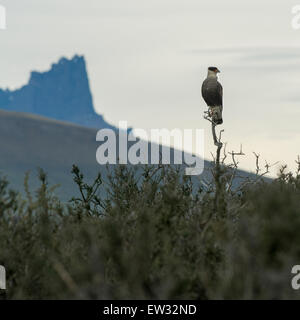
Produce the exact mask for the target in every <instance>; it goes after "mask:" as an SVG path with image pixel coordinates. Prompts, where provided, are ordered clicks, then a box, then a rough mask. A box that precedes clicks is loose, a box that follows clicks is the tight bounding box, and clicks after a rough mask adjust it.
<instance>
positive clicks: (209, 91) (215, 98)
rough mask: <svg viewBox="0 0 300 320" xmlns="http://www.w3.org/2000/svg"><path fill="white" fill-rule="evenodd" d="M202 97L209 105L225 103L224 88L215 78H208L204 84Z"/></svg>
mask: <svg viewBox="0 0 300 320" xmlns="http://www.w3.org/2000/svg"><path fill="white" fill-rule="evenodd" d="M201 91H202V97H203V99H204V101H205V102H206V104H207V105H208V106H209V107H213V106H222V105H223V88H222V85H221V84H220V83H219V82H218V81H216V80H215V79H206V80H204V82H203V84H202V90H201Z"/></svg>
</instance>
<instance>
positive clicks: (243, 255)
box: [0, 166, 300, 299]
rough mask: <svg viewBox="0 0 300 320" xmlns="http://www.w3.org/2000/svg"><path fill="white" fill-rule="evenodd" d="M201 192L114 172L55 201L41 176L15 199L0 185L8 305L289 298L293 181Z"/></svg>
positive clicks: (187, 184) (295, 203)
mask: <svg viewBox="0 0 300 320" xmlns="http://www.w3.org/2000/svg"><path fill="white" fill-rule="evenodd" d="M228 172H230V169H228V168H226V167H223V168H222V173H221V174H218V175H217V176H218V179H219V180H218V186H217V188H216V187H215V184H214V183H213V184H212V186H211V187H210V188H203V187H202V185H201V183H200V184H199V186H198V187H195V183H193V182H192V181H191V179H190V178H189V177H186V176H183V175H182V174H181V171H180V168H179V169H178V168H174V167H170V166H157V167H148V166H146V167H144V168H142V169H141V168H138V169H137V170H135V169H134V168H133V167H126V166H117V167H116V168H115V170H114V171H113V172H110V173H109V174H108V180H106V181H102V179H101V176H97V177H96V179H95V181H94V183H93V184H92V185H89V184H86V183H85V182H84V176H83V174H82V173H81V172H80V170H79V169H78V168H77V167H76V166H74V167H73V170H72V173H73V176H74V181H75V183H76V184H77V186H78V188H79V191H80V195H81V197H80V198H74V199H72V201H71V202H70V203H69V204H61V203H60V202H59V201H58V199H56V198H55V197H54V196H53V188H51V187H49V185H48V182H47V176H46V174H45V173H44V172H43V171H42V170H40V172H39V179H40V187H39V189H38V190H37V191H36V193H35V194H34V195H32V194H31V192H30V191H29V186H28V176H27V177H26V178H25V190H26V198H25V199H23V198H22V197H21V195H20V194H17V193H15V192H13V191H9V190H8V183H7V181H6V180H5V178H3V177H2V178H1V182H0V264H3V265H4V266H5V267H6V271H7V288H8V289H7V298H8V299H79V298H81V299H236V298H237V299H252V298H254V299H268V298H274V299H281V298H299V294H298V293H297V292H296V291H294V290H292V289H291V286H290V281H291V273H290V272H291V268H292V266H293V265H294V264H297V263H298V262H299V261H300V249H299V247H298V245H297V244H298V243H299V240H300V239H299V237H300V236H299V232H297V231H298V230H299V229H300V209H299V208H300V197H299V191H300V190H299V189H300V183H299V182H300V176H299V173H297V174H296V176H293V175H292V174H291V173H285V172H284V171H282V172H281V173H280V176H279V177H278V178H277V179H275V180H274V181H272V182H271V183H267V182H264V181H263V180H262V179H260V180H259V181H257V182H249V183H247V184H245V185H244V186H243V188H241V189H240V190H239V191H231V190H229V189H228Z"/></svg>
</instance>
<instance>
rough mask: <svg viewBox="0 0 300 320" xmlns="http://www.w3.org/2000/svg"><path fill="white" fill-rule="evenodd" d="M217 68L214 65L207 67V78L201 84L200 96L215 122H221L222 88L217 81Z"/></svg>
mask: <svg viewBox="0 0 300 320" xmlns="http://www.w3.org/2000/svg"><path fill="white" fill-rule="evenodd" d="M219 72H220V71H219V69H218V68H216V67H209V68H208V73H207V78H206V79H205V80H204V81H203V84H202V90H201V91H202V97H203V99H204V101H205V102H206V104H207V106H208V108H209V115H210V116H211V118H212V121H213V122H214V123H215V124H222V123H223V118H222V111H223V88H222V86H221V84H220V82H219V81H218V77H217V74H218V73H219Z"/></svg>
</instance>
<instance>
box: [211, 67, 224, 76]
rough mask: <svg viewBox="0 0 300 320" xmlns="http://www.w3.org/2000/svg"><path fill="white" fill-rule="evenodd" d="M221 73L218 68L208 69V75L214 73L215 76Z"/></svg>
mask: <svg viewBox="0 0 300 320" xmlns="http://www.w3.org/2000/svg"><path fill="white" fill-rule="evenodd" d="M220 72H221V71H220V70H219V69H218V68H217V67H209V68H208V73H214V74H217V73H220Z"/></svg>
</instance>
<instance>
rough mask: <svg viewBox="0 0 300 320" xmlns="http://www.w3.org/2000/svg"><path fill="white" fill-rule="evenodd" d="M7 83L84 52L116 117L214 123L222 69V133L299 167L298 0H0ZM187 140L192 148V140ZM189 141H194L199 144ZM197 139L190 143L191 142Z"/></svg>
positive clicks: (136, 123)
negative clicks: (213, 98)
mask: <svg viewBox="0 0 300 320" xmlns="http://www.w3.org/2000/svg"><path fill="white" fill-rule="evenodd" d="M0 4H1V5H4V6H5V7H6V10H7V29H6V30H0V48H1V51H0V57H1V59H0V70H1V72H0V87H1V88H7V87H8V88H10V89H15V88H18V87H20V86H22V85H24V84H25V83H26V82H27V81H28V79H29V75H30V71H32V70H37V71H46V70H48V69H49V68H50V65H51V64H52V63H53V62H57V61H58V59H59V58H60V57H62V56H65V57H68V58H71V57H73V56H74V55H75V54H82V55H84V56H85V58H86V61H87V68H88V73H89V79H90V85H91V90H92V94H93V98H94V105H95V108H96V111H97V112H98V113H101V114H103V115H104V118H105V119H106V120H107V121H108V122H110V123H111V124H114V125H118V123H119V121H122V120H126V121H127V122H128V124H129V126H132V127H134V128H144V129H147V130H150V129H152V128H168V129H174V128H180V129H197V128H198V129H204V130H205V148H204V149H205V157H206V158H207V159H210V158H211V155H210V153H211V152H214V151H215V147H214V146H213V143H212V137H211V131H210V124H209V123H208V122H207V121H205V120H204V119H203V112H204V111H205V110H206V105H205V103H204V101H203V100H202V98H201V93H200V88H201V84H202V81H203V80H204V79H205V77H206V73H207V67H208V66H211V65H213V66H217V67H218V68H219V69H220V70H221V74H220V75H219V80H220V82H221V83H222V85H223V88H224V114H223V119H224V124H223V125H222V126H220V128H221V129H224V130H225V131H224V133H223V141H224V142H227V150H228V151H232V150H234V151H239V149H240V144H242V145H243V151H244V153H245V154H246V155H245V156H243V157H240V159H239V160H240V166H241V167H242V168H244V169H246V170H250V171H251V170H254V169H255V157H254V155H253V152H254V151H255V152H256V153H259V154H260V155H261V161H262V162H261V164H262V166H263V165H264V161H265V160H266V161H268V162H269V163H271V164H273V163H276V162H278V163H277V164H276V165H274V167H273V169H272V172H271V174H272V175H275V174H276V172H277V171H278V168H279V166H280V165H281V164H287V165H288V166H289V168H290V169H294V168H295V159H296V158H297V155H298V154H300V150H299V146H300V143H299V142H300V126H299V119H300V105H299V102H300V29H299V30H295V29H293V28H292V25H291V21H292V18H293V15H292V12H291V10H292V7H293V6H295V5H297V4H300V0H298V2H297V0H293V1H290V0H284V1H283V0H243V1H240V0H210V1H207V0H205V1H204V0H151V1H150V0H80V1H79V0H73V1H70V0H43V1H40V0H22V1H20V0H18V1H17V0H0ZM188 149H189V148H188ZM190 149H191V147H190ZM188 151H190V150H188Z"/></svg>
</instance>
